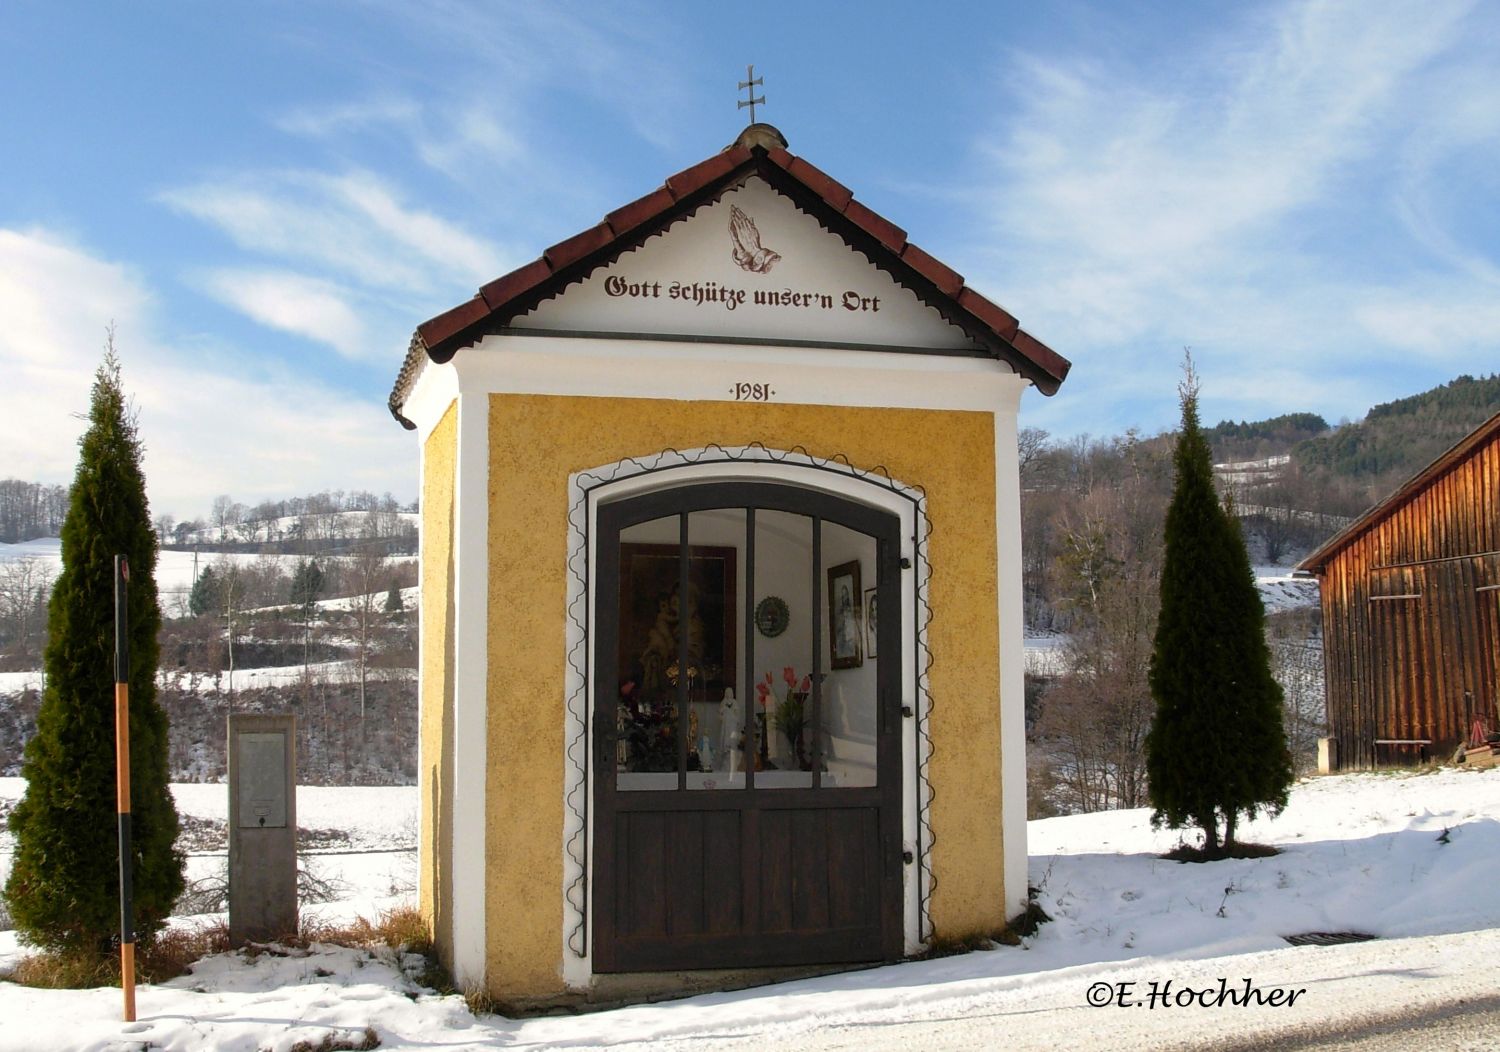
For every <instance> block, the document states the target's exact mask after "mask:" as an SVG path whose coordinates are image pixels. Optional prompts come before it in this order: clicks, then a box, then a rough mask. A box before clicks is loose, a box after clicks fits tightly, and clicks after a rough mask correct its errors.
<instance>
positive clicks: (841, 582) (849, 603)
mask: <svg viewBox="0 0 1500 1052" xmlns="http://www.w3.org/2000/svg"><path fill="white" fill-rule="evenodd" d="M863 594H864V593H863V592H861V591H860V587H859V560H858V559H855V560H853V561H851V562H847V563H840V564H839V565H838V566H834V567H830V568H829V570H828V656H829V662H828V664H829V667H831V668H836V669H838V668H859V666H860V665H863V664H864V663H865V659H864V657H863V652H864V640H863V638H862V637H863V636H864V628H863V618H861V616H860V600H861V598H862V597H863Z"/></svg>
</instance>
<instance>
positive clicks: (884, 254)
mask: <svg viewBox="0 0 1500 1052" xmlns="http://www.w3.org/2000/svg"><path fill="white" fill-rule="evenodd" d="M784 142H785V140H783V139H782V138H781V134H780V133H779V132H776V131H775V129H772V128H770V127H769V126H767V125H751V126H750V127H749V128H747V129H746V130H745V132H744V133H743V134H742V135H741V136H740V138H739V140H738V141H737V142H736V143H735V144H734V145H732V146H730V147H728V148H726V149H725V150H724V151H723V152H721V153H718V154H715V155H714V156H712V157H710V158H708V159H707V160H705V161H700V162H699V163H698V164H695V165H693V166H692V167H691V168H686V169H684V170H683V171H680V172H678V173H677V174H676V175H673V176H670V177H669V178H668V179H667V181H666V183H665V184H664V185H663V186H661V187H660V188H659V189H657V190H653V191H652V192H651V193H649V194H647V195H646V196H645V197H642V198H640V199H639V200H636V201H632V202H631V203H630V204H628V205H625V206H624V207H623V208H617V209H616V210H615V211H613V212H611V213H609V215H607V216H605V217H604V221H603V222H601V223H599V224H598V225H597V226H593V227H590V228H589V229H587V230H585V231H583V232H582V233H580V234H575V235H574V236H573V237H570V238H568V239H567V240H565V241H560V242H558V243H557V244H556V245H553V246H552V247H551V248H549V249H547V250H546V251H545V252H543V253H542V255H541V258H540V259H536V260H533V261H532V262H530V263H527V264H526V265H524V266H522V267H518V268H517V269H515V270H513V271H511V272H510V273H509V274H506V275H504V276H503V277H499V278H496V279H495V280H494V281H492V282H490V283H489V284H487V285H485V286H484V287H483V288H481V289H480V290H479V292H478V294H477V295H476V296H475V297H474V298H473V299H471V300H468V301H467V302H465V303H461V304H459V305H458V306H457V307H454V308H453V309H452V310H448V311H444V312H443V313H442V314H439V315H438V316H437V317H435V318H431V319H429V320H427V321H425V322H423V323H422V324H421V325H419V326H417V331H416V333H415V334H414V335H413V336H412V341H411V346H410V348H409V349H408V351H407V354H406V360H405V362H404V363H403V364H402V366H401V372H400V374H399V375H398V376H397V378H396V384H395V387H394V388H393V389H392V391H391V396H390V402H389V405H390V410H391V415H393V416H394V417H395V418H396V419H397V420H399V421H400V422H401V424H402V425H403V426H405V427H408V428H410V427H413V426H414V425H413V424H412V423H411V421H409V420H407V419H406V418H405V417H404V416H402V415H401V408H402V406H403V405H404V404H405V402H406V398H407V395H408V394H410V393H411V386H412V384H413V383H415V381H416V376H417V373H418V371H419V369H420V366H421V364H422V358H423V356H424V355H425V356H426V357H427V358H429V359H431V360H432V361H434V362H438V363H442V362H446V361H448V360H449V359H450V358H452V357H453V355H454V354H455V353H457V352H458V351H459V350H460V349H461V348H463V347H467V346H469V345H471V344H474V343H477V342H479V340H480V339H481V338H483V337H484V336H485V335H487V334H488V333H490V332H493V331H495V330H497V329H499V328H501V327H503V326H505V325H506V324H508V323H509V322H510V321H511V320H512V319H514V318H517V317H519V316H521V315H523V314H525V313H527V312H528V311H530V310H532V309H533V308H535V307H536V306H537V304H539V303H541V302H542V301H544V300H546V299H549V298H551V297H552V296H555V295H557V293H559V292H560V291H561V290H562V289H564V288H566V287H567V286H568V285H570V284H572V283H573V282H575V281H581V280H583V279H584V278H586V277H587V276H588V275H589V274H590V273H592V272H593V271H594V270H595V269H597V268H598V267H601V266H607V265H608V264H610V263H612V262H613V261H614V260H615V259H617V258H618V257H619V256H621V255H622V254H623V253H625V252H627V251H629V250H631V249H633V248H636V247H638V246H639V245H640V244H641V243H642V242H644V241H645V240H646V239H647V238H649V237H651V236H653V235H655V234H657V233H660V232H661V231H663V230H665V229H666V228H667V227H669V226H671V225H672V224H673V223H674V222H676V221H677V220H679V219H682V218H685V217H687V216H689V215H691V214H692V213H693V212H694V211H696V210H697V209H698V208H700V207H702V206H703V205H704V204H707V203H709V202H711V201H713V200H715V199H717V198H718V196H719V195H721V194H722V193H724V192H725V191H726V190H730V189H733V188H734V187H737V186H740V185H742V184H743V183H744V182H745V180H746V179H748V178H750V177H751V176H753V175H758V176H760V177H761V178H762V179H764V180H765V181H766V182H767V183H769V184H771V186H772V187H773V188H775V189H776V190H777V191H779V192H780V193H782V194H785V195H786V196H788V197H790V198H791V199H792V201H793V203H795V204H796V205H797V206H798V207H799V208H801V209H802V210H803V211H805V212H807V213H808V214H809V215H811V216H813V218H815V219H816V220H817V221H818V222H819V224H821V225H822V226H823V227H824V228H825V229H827V230H829V231H831V232H833V233H835V234H837V235H838V236H839V237H841V238H842V239H843V240H844V242H845V243H846V244H848V245H849V246H850V247H851V248H853V249H855V250H856V251H858V252H860V253H862V254H863V255H864V256H865V257H866V258H867V259H869V260H870V262H872V263H874V264H875V265H876V266H877V267H879V268H880V269H882V270H884V271H886V272H888V273H889V274H890V275H891V276H892V277H893V278H894V279H895V280H896V281H897V282H898V283H899V284H901V285H903V286H905V287H906V288H908V289H910V290H911V291H912V292H914V293H915V294H916V295H917V297H918V298H919V299H921V300H922V302H924V303H926V304H927V305H928V306H930V307H932V308H934V309H935V310H937V311H938V313H939V314H941V315H942V316H943V317H944V318H945V319H946V320H947V321H949V322H950V323H952V324H954V325H957V326H958V327H959V328H961V329H963V330H964V331H965V332H966V333H967V334H968V335H969V336H970V337H971V338H972V339H974V340H975V342H976V343H977V344H978V345H979V346H980V347H982V348H983V351H982V352H980V353H984V354H987V355H988V356H990V357H993V358H997V359H999V360H1001V361H1005V362H1007V363H1009V364H1010V365H1011V366H1012V367H1013V368H1014V369H1015V370H1016V371H1017V372H1019V373H1020V374H1021V375H1022V376H1024V377H1026V379H1028V380H1030V381H1031V382H1032V383H1033V384H1035V385H1036V387H1037V389H1038V390H1040V391H1041V392H1042V393H1043V394H1047V395H1051V394H1055V393H1056V391H1057V389H1058V387H1059V386H1060V385H1061V384H1062V382H1063V380H1064V378H1065V377H1066V376H1067V375H1068V370H1069V368H1070V367H1071V365H1070V363H1069V362H1068V360H1067V359H1066V358H1064V357H1062V356H1061V355H1059V354H1058V353H1057V352H1055V351H1053V350H1052V349H1051V348H1049V347H1047V346H1046V345H1045V344H1043V343H1042V342H1041V341H1040V340H1038V339H1036V338H1035V337H1034V336H1032V335H1030V334H1029V333H1026V332H1023V331H1022V330H1021V328H1020V326H1019V324H1018V323H1017V321H1016V319H1015V318H1013V317H1012V316H1011V315H1010V314H1008V313H1007V312H1006V311H1005V310H1004V309H1003V308H1001V307H999V306H997V305H996V304H994V303H992V302H991V301H990V300H988V299H986V298H985V297H984V296H982V295H980V294H979V293H978V292H975V291H974V290H973V289H971V288H969V287H968V286H967V285H965V284H964V281H963V276H962V275H961V274H959V273H958V272H957V271H954V270H952V269H950V268H949V267H947V266H945V265H944V264H943V263H941V262H939V261H938V260H937V259H934V258H933V257H932V256H930V255H928V254H927V253H926V252H924V251H922V250H921V249H920V248H918V247H917V246H916V245H913V244H912V243H911V242H909V241H907V239H906V231H904V230H902V229H901V228H900V227H898V226H896V225H895V224H894V223H892V222H891V221H890V220H888V219H885V218H884V217H883V216H880V215H878V214H877V213H875V212H873V211H871V210H870V209H869V208H868V207H866V206H865V205H863V204H861V203H860V202H859V201H857V200H855V198H854V194H853V193H852V192H851V191H850V190H849V189H848V187H846V186H844V185H843V184H842V183H839V182H837V181H836V180H834V179H832V178H830V177H829V176H828V175H826V174H824V173H823V172H822V171H820V170H819V169H818V168H816V167H815V166H813V165H812V164H810V163H808V162H807V161H805V160H803V159H802V158H801V157H796V156H793V155H792V154H790V153H788V152H787V151H786V150H785V149H783V148H782V144H784ZM767 143H769V144H770V146H769V148H768V147H767V145H766V144H767ZM935 353H942V352H935Z"/></svg>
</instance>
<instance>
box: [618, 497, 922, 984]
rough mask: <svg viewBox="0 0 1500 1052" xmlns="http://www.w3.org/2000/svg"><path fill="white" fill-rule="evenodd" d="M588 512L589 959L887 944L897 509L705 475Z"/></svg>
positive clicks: (809, 959)
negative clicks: (594, 514)
mask: <svg viewBox="0 0 1500 1052" xmlns="http://www.w3.org/2000/svg"><path fill="white" fill-rule="evenodd" d="M597 524H598V534H597V536H596V540H595V552H596V560H597V561H596V570H597V575H598V576H597V578H596V581H597V587H596V588H595V590H594V623H595V635H594V647H595V650H594V671H595V674H594V685H593V690H592V704H593V711H592V720H593V723H592V730H593V734H592V737H593V742H594V744H595V750H594V779H593V785H594V790H593V792H594V823H593V825H594V852H593V860H594V869H593V882H592V888H593V916H594V926H593V934H594V938H593V954H592V956H593V967H594V968H595V970H597V971H601V972H610V971H638V970H652V971H655V970H666V969H678V968H683V969H688V968H692V969H698V968H723V967H748V966H760V965H784V964H785V965H789V964H806V963H823V962H849V961H866V960H880V959H889V958H895V957H899V956H900V955H901V952H902V946H903V939H902V862H903V860H902V812H901V792H902V774H903V772H902V748H901V738H902V735H901V718H902V713H901V683H902V674H901V658H902V630H901V628H902V626H901V608H902V603H901V596H900V573H901V549H900V522H899V519H898V518H897V516H895V515H894V514H891V513H889V512H886V511H882V510H878V509H876V508H872V507H870V506H868V505H865V504H861V503H858V502H855V501H852V500H849V499H846V498H844V497H840V496H836V495H834V494H831V493H828V492H823V491H819V490H815V489H809V488H803V487H799V486H793V485H786V484H781V483H773V482H749V481H745V482H721V481H716V482H701V483H697V484H688V485H682V486H678V487H676V488H671V489H666V490H659V491H655V492H650V493H646V494H644V495H640V496H632V497H626V498H623V499H620V500H616V501H613V502H609V503H603V504H601V505H600V506H599V509H598V519H597ZM762 699H763V700H762Z"/></svg>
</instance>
